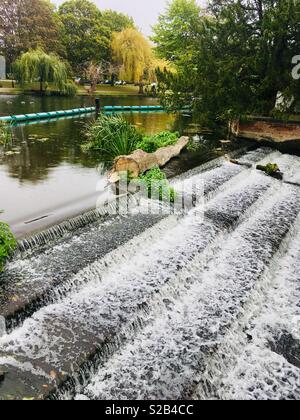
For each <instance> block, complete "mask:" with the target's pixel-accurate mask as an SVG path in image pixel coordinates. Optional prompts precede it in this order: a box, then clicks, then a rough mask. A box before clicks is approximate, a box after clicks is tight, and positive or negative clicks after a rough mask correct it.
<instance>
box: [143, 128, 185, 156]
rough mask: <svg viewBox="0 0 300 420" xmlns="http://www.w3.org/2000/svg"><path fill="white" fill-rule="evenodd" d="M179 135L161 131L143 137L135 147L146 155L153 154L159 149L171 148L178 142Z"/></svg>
mask: <svg viewBox="0 0 300 420" xmlns="http://www.w3.org/2000/svg"><path fill="white" fill-rule="evenodd" d="M178 137H179V133H177V132H176V133H171V132H170V131H162V132H161V133H159V134H155V135H154V136H146V137H143V139H142V141H140V142H139V143H138V145H137V148H138V149H141V150H144V152H147V153H154V152H155V151H156V150H158V149H159V148H161V147H167V146H172V145H173V144H175V143H176V142H177V140H178Z"/></svg>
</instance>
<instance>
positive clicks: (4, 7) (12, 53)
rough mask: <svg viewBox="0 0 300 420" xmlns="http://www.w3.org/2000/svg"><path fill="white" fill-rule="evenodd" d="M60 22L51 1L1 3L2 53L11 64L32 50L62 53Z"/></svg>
mask: <svg viewBox="0 0 300 420" xmlns="http://www.w3.org/2000/svg"><path fill="white" fill-rule="evenodd" d="M58 29H59V23H58V20H57V18H56V16H55V14H54V6H53V5H52V4H51V3H50V2H49V1H48V0H1V2H0V53H1V54H3V55H5V57H6V59H7V64H8V66H9V67H10V65H11V64H12V63H13V62H14V61H15V60H16V59H17V57H19V56H20V54H22V53H23V52H26V51H28V50H29V49H30V48H42V49H43V50H45V51H49V52H50V51H52V52H54V51H56V52H58V51H59V50H60V44H59V39H58Z"/></svg>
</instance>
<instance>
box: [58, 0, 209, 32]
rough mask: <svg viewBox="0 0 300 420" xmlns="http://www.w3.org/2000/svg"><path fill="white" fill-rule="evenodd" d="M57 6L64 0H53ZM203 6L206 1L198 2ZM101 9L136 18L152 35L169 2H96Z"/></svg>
mask: <svg viewBox="0 0 300 420" xmlns="http://www.w3.org/2000/svg"><path fill="white" fill-rule="evenodd" d="M51 1H52V3H55V4H57V5H59V4H62V3H63V2H64V0H51ZM197 1H198V3H199V4H201V3H202V4H203V3H204V0H197ZM94 3H96V4H97V5H98V6H99V8H100V9H113V10H117V11H119V12H123V13H126V14H127V15H130V16H132V17H133V18H134V20H135V22H136V24H137V26H138V27H139V28H140V29H142V31H143V32H144V33H145V34H146V35H150V34H151V26H152V25H153V24H155V23H156V20H157V16H158V15H159V14H160V13H161V12H163V11H164V9H165V6H166V4H167V0H94Z"/></svg>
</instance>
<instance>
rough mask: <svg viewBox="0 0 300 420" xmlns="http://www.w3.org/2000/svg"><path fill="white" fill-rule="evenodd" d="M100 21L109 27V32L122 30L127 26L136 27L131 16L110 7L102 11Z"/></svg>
mask: <svg viewBox="0 0 300 420" xmlns="http://www.w3.org/2000/svg"><path fill="white" fill-rule="evenodd" d="M102 22H103V24H104V26H106V27H107V28H109V30H110V31H111V33H113V32H122V31H123V30H124V29H127V28H132V29H136V28H135V24H134V20H133V18H132V17H130V16H127V15H124V14H123V13H119V12H116V11H114V10H110V9H108V10H104V11H103V12H102Z"/></svg>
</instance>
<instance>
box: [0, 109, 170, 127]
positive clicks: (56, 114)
mask: <svg viewBox="0 0 300 420" xmlns="http://www.w3.org/2000/svg"><path fill="white" fill-rule="evenodd" d="M101 109H102V110H103V111H104V112H106V111H107V112H124V111H130V112H131V111H140V112H150V111H163V110H164V108H163V107H162V106H159V105H142V106H136V105H125V106H120V105H115V106H113V105H109V106H103V107H102V108H101ZM95 111H96V108H95V107H94V106H92V107H88V108H75V109H67V110H65V111H50V112H38V113H36V114H24V115H8V116H5V117H0V122H6V123H10V124H14V123H23V122H26V121H39V120H46V119H47V120H48V119H51V118H63V117H69V116H72V115H80V114H91V113H93V112H95Z"/></svg>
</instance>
